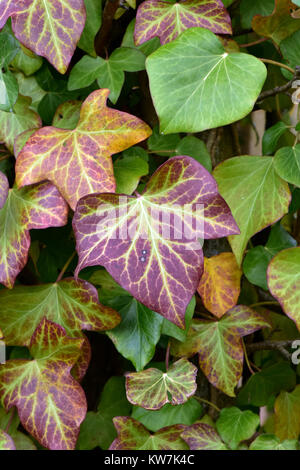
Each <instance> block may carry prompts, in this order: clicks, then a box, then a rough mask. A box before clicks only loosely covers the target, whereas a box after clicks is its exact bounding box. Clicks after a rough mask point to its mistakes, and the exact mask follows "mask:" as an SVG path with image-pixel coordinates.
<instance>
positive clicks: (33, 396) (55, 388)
mask: <svg viewBox="0 0 300 470" xmlns="http://www.w3.org/2000/svg"><path fill="white" fill-rule="evenodd" d="M82 341H83V340H82V339H71V338H68V337H67V336H66V334H65V331H64V329H63V328H61V327H60V326H59V325H56V324H55V323H52V322H49V321H48V320H46V319H44V320H42V322H41V323H40V324H39V326H38V327H37V329H36V330H35V332H34V335H33V337H32V339H31V343H30V348H29V349H30V354H31V356H32V357H33V358H34V359H33V360H31V361H30V360H29V361H28V360H22V359H15V360H14V359H12V360H9V361H7V362H6V364H3V365H0V396H1V400H2V403H3V405H4V406H5V408H6V409H7V410H9V409H10V408H11V407H12V406H16V407H17V409H18V413H19V417H20V420H21V423H22V425H23V426H24V428H25V429H26V430H27V431H28V432H29V433H30V434H31V435H32V436H33V437H34V438H35V439H37V440H38V441H39V442H40V443H41V444H42V445H43V446H44V447H47V448H49V449H51V450H71V449H73V448H74V447H75V444H76V440H77V435H78V432H79V426H80V423H81V422H82V421H83V419H84V417H85V414H86V399H85V395H84V392H83V390H82V388H81V387H80V385H79V384H78V383H77V382H76V381H75V380H74V379H73V378H72V377H71V375H70V370H71V368H72V367H73V365H74V364H75V362H76V361H77V359H78V356H79V354H80V347H81V345H82Z"/></svg>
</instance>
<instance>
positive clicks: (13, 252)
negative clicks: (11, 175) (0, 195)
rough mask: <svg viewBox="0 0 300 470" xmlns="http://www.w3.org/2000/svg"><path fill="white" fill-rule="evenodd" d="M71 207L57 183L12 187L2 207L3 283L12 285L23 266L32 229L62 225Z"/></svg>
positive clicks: (0, 248)
mask: <svg viewBox="0 0 300 470" xmlns="http://www.w3.org/2000/svg"><path fill="white" fill-rule="evenodd" d="M67 216H68V207H67V204H66V203H65V201H64V200H63V198H62V197H61V195H60V194H59V192H58V191H57V189H56V188H55V186H53V185H52V184H50V183H47V182H44V183H41V184H39V185H37V186H29V187H26V188H22V189H17V188H13V189H10V191H9V193H8V197H7V200H6V203H5V205H4V206H3V208H2V209H1V210H0V227H1V231H0V282H1V283H2V284H4V285H5V286H6V287H9V288H12V287H13V284H14V281H15V279H16V277H17V275H18V274H19V272H20V271H21V270H22V269H23V268H24V266H25V264H26V262H27V257H28V250H29V247H30V235H29V230H31V229H41V228H47V227H61V226H62V225H65V224H66V223H67Z"/></svg>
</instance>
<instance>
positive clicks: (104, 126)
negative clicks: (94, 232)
mask: <svg viewBox="0 0 300 470" xmlns="http://www.w3.org/2000/svg"><path fill="white" fill-rule="evenodd" d="M108 95H109V90H106V89H103V90H96V91H94V92H93V93H91V94H90V95H89V96H88V98H87V99H86V100H85V101H84V103H83V105H82V108H81V112H80V120H79V123H78V125H77V127H76V128H75V129H73V130H67V129H58V128H56V127H52V126H48V127H43V128H42V129H39V130H38V131H36V132H35V133H34V134H33V135H32V136H31V137H30V139H29V140H28V141H27V143H26V145H25V146H24V147H23V149H22V151H21V152H20V153H19V155H18V159H17V164H16V182H17V184H18V186H24V185H27V184H33V183H37V182H39V181H43V180H45V179H48V180H50V181H51V182H52V183H54V184H55V185H56V186H57V188H58V189H59V190H60V192H61V194H62V195H63V196H64V198H65V199H66V200H67V201H68V202H69V204H70V206H71V207H72V209H75V206H76V203H77V201H78V200H79V199H80V198H81V197H83V196H85V195H86V194H91V193H96V192H107V191H112V192H113V191H114V190H115V180H114V174H113V166H112V161H111V155H112V154H114V153H117V152H121V151H122V150H124V149H126V148H128V147H131V146H132V145H134V144H136V143H137V142H140V141H141V140H144V139H146V138H147V137H148V136H149V135H150V134H151V130H150V128H149V127H148V126H147V125H146V124H145V123H144V122H143V121H141V120H140V119H138V118H136V117H134V116H132V115H130V114H127V113H123V112H120V111H117V110H115V109H111V108H107V106H106V100H107V97H108Z"/></svg>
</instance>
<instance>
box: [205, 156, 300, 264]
mask: <svg viewBox="0 0 300 470" xmlns="http://www.w3.org/2000/svg"><path fill="white" fill-rule="evenodd" d="M213 175H214V177H215V178H216V181H217V183H218V187H219V191H220V194H221V195H222V197H224V199H225V200H226V202H227V203H228V205H229V207H230V209H231V211H232V214H233V216H234V218H235V219H236V221H237V224H238V226H239V228H240V230H241V234H240V235H237V236H235V237H229V243H230V245H231V248H232V251H233V252H234V254H235V257H236V260H237V262H238V265H239V266H240V265H241V263H242V258H243V253H244V251H245V249H246V246H247V243H248V240H249V239H250V238H251V237H252V236H253V235H254V234H255V233H257V232H259V231H260V230H262V229H263V228H265V227H267V226H268V225H271V224H273V223H274V222H276V221H277V220H278V219H280V218H281V217H282V216H283V215H284V214H286V213H287V212H288V208H289V203H290V200H291V194H290V190H289V187H288V185H287V183H286V182H285V181H283V180H282V179H281V178H280V177H279V176H278V175H277V173H276V172H275V169H274V161H273V158H271V157H254V156H248V155H245V156H241V157H234V158H230V159H229V160H226V161H225V162H223V163H221V164H220V165H218V166H217V167H216V168H215V170H214V173H213Z"/></svg>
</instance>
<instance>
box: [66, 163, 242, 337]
mask: <svg viewBox="0 0 300 470" xmlns="http://www.w3.org/2000/svg"><path fill="white" fill-rule="evenodd" d="M73 227H74V231H75V236H76V242H77V245H76V246H77V252H78V254H79V262H78V266H77V269H76V275H78V273H79V271H80V270H81V269H83V268H84V267H86V266H93V265H97V264H101V265H103V266H104V267H105V268H106V269H107V271H108V272H109V273H110V274H111V275H112V276H113V278H114V279H116V281H117V282H118V283H119V284H120V285H121V286H122V287H123V288H124V289H126V290H127V291H129V292H130V293H131V294H132V295H133V296H134V297H136V299H137V300H139V301H141V302H142V303H144V304H145V305H146V306H147V307H148V308H150V309H151V310H153V311H155V312H158V313H160V314H162V315H163V316H165V317H166V318H167V319H169V320H170V321H172V322H173V323H175V324H177V325H178V326H180V327H181V328H183V327H184V315H185V311H186V307H187V305H188V303H189V301H190V300H191V297H192V295H193V294H194V292H195V290H196V289H197V287H198V283H199V279H200V277H201V274H202V265H203V255H202V248H201V244H200V243H199V241H198V239H199V238H218V237H223V236H226V235H229V234H232V233H238V228H237V226H236V224H235V221H234V219H233V217H232V216H231V213H230V211H229V209H228V206H227V205H226V203H225V202H224V200H223V199H222V198H221V197H220V196H219V194H218V190H217V185H216V183H215V181H214V179H213V178H212V176H211V175H210V174H209V173H208V171H207V170H205V169H204V168H203V167H202V166H201V165H200V164H199V163H198V162H196V161H195V160H194V159H192V158H190V157H174V158H171V159H169V160H168V161H167V162H166V163H164V164H163V165H162V166H161V167H160V168H159V169H158V170H157V171H156V172H155V173H154V175H153V176H152V178H151V179H150V181H149V182H148V184H147V186H146V189H145V190H144V192H143V193H142V194H141V195H139V194H138V195H137V196H136V197H129V196H128V197H127V196H124V195H123V196H122V195H117V194H98V195H90V196H86V197H84V198H82V199H81V200H80V202H79V203H78V205H77V209H76V212H75V216H74V219H73ZM182 228H184V230H182Z"/></svg>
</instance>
